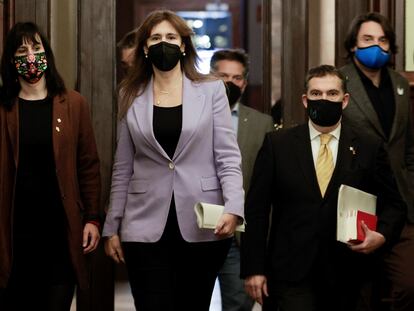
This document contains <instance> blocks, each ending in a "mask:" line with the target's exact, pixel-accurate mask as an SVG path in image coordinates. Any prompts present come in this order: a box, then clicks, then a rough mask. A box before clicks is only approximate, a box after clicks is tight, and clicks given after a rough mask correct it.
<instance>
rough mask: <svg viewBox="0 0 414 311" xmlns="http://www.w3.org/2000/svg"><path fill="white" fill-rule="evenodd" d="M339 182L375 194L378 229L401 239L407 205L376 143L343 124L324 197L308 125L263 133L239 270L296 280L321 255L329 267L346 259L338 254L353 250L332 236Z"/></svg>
mask: <svg viewBox="0 0 414 311" xmlns="http://www.w3.org/2000/svg"><path fill="white" fill-rule="evenodd" d="M350 147H353V150H355V151H356V152H355V154H354V153H353V152H352V150H350ZM341 184H346V185H350V186H353V187H356V188H358V189H361V190H363V191H366V192H369V193H372V194H375V195H377V196H378V200H377V214H378V216H379V221H378V230H377V231H378V232H380V233H382V234H383V235H384V236H385V238H386V240H387V242H390V241H392V240H394V239H395V238H396V237H398V235H399V233H400V231H401V228H402V224H403V219H404V217H405V206H404V203H403V202H402V200H401V198H400V196H399V193H398V191H397V189H396V185H395V183H394V182H393V179H392V175H391V173H390V169H389V164H388V159H387V155H386V152H385V150H384V149H383V147H382V143H381V142H380V141H378V140H372V139H368V138H366V137H364V136H361V135H357V134H356V133H355V132H353V131H352V130H351V129H350V128H349V127H347V126H345V125H344V124H343V125H342V130H341V136H340V141H339V146H338V155H337V162H336V166H335V170H334V173H333V175H332V178H331V181H330V184H329V185H328V188H327V191H326V194H325V197H322V196H321V193H320V190H319V186H318V182H317V178H316V173H315V167H314V162H313V158H312V151H311V144H310V136H309V128H308V125H307V124H305V125H301V126H298V127H295V128H291V129H288V130H282V131H278V132H273V133H269V134H267V136H266V138H265V141H264V144H263V146H262V149H261V150H260V152H259V155H258V157H257V160H256V164H255V169H254V173H253V177H252V183H251V188H250V191H249V193H248V196H247V200H246V210H245V215H246V222H247V227H246V233H245V235H244V237H243V239H242V262H241V264H242V268H241V274H242V276H243V277H246V276H249V275H256V274H261V275H266V274H268V273H269V272H271V273H272V275H273V276H274V278H276V279H277V280H283V281H300V280H302V279H303V278H305V277H307V276H308V274H309V273H310V271H311V269H312V267H313V266H314V264H315V262H316V260H320V259H321V258H322V259H323V260H324V262H325V263H326V265H338V266H340V265H341V258H345V257H344V256H342V255H343V254H347V253H351V250H349V249H348V248H347V247H346V246H345V244H342V243H340V242H337V241H336V217H337V198H338V189H339V186H340V185H341ZM271 206H273V212H272V219H271V228H270V235H269V241H268V243H267V234H268V229H269V228H268V227H269V213H270V209H271ZM358 255H359V254H358ZM362 256H364V255H362Z"/></svg>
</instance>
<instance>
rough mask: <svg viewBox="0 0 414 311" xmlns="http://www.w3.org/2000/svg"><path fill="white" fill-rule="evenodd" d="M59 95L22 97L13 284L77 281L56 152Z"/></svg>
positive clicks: (14, 226)
mask: <svg viewBox="0 0 414 311" xmlns="http://www.w3.org/2000/svg"><path fill="white" fill-rule="evenodd" d="M52 112H53V99H52V98H45V99H43V100H31V101H28V100H24V99H19V164H18V168H17V178H16V194H15V204H14V213H13V216H14V218H13V232H14V235H13V269H12V277H11V282H16V283H19V282H31V281H36V282H38V283H39V282H47V283H53V284H60V283H64V282H66V281H67V280H74V278H73V271H72V267H71V263H70V256H69V249H68V243H67V238H66V230H67V225H66V216H65V212H64V209H63V204H62V201H61V196H60V191H59V186H58V181H57V176H56V169H55V160H54V153H53V139H52V117H53V115H52Z"/></svg>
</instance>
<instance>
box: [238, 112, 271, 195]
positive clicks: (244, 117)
mask: <svg viewBox="0 0 414 311" xmlns="http://www.w3.org/2000/svg"><path fill="white" fill-rule="evenodd" d="M273 129H274V126H273V120H272V117H271V116H269V115H267V114H264V113H261V112H259V111H257V110H255V109H253V108H250V107H247V106H245V105H243V104H239V122H238V128H237V143H238V144H239V148H240V153H241V156H242V173H243V188H244V191H245V192H246V194H247V191H248V190H249V187H250V179H251V177H252V173H253V167H254V161H255V160H256V157H257V153H258V152H259V150H260V147H261V146H262V143H263V139H264V137H265V135H266V133H268V132H270V131H272V130H273Z"/></svg>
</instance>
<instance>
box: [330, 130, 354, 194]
mask: <svg viewBox="0 0 414 311" xmlns="http://www.w3.org/2000/svg"><path fill="white" fill-rule="evenodd" d="M354 140H355V137H354V135H353V134H352V132H351V131H349V130H348V129H347V127H345V126H344V125H343V124H342V127H341V136H340V138H339V144H338V154H337V157H336V165H335V169H334V171H333V174H332V177H331V180H330V181H329V184H328V188H327V189H326V193H325V196H324V200H326V199H327V198H328V197H329V195H330V194H332V193H335V190H337V189H338V186H339V185H337V181H338V180H343V179H344V178H342V177H343V174H344V173H345V172H346V171H348V170H349V168H350V167H351V166H352V160H353V158H354V156H355V154H356V152H357V151H358V150H357V146H355V144H354Z"/></svg>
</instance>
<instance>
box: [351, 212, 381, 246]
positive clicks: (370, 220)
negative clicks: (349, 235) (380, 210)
mask: <svg viewBox="0 0 414 311" xmlns="http://www.w3.org/2000/svg"><path fill="white" fill-rule="evenodd" d="M377 220H378V217H377V216H376V215H372V214H369V213H365V212H363V211H358V212H357V239H356V241H358V242H363V241H364V240H365V232H364V229H363V228H362V222H364V223H365V224H366V225H367V226H368V228H369V229H370V230H372V231H376V230H377Z"/></svg>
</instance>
